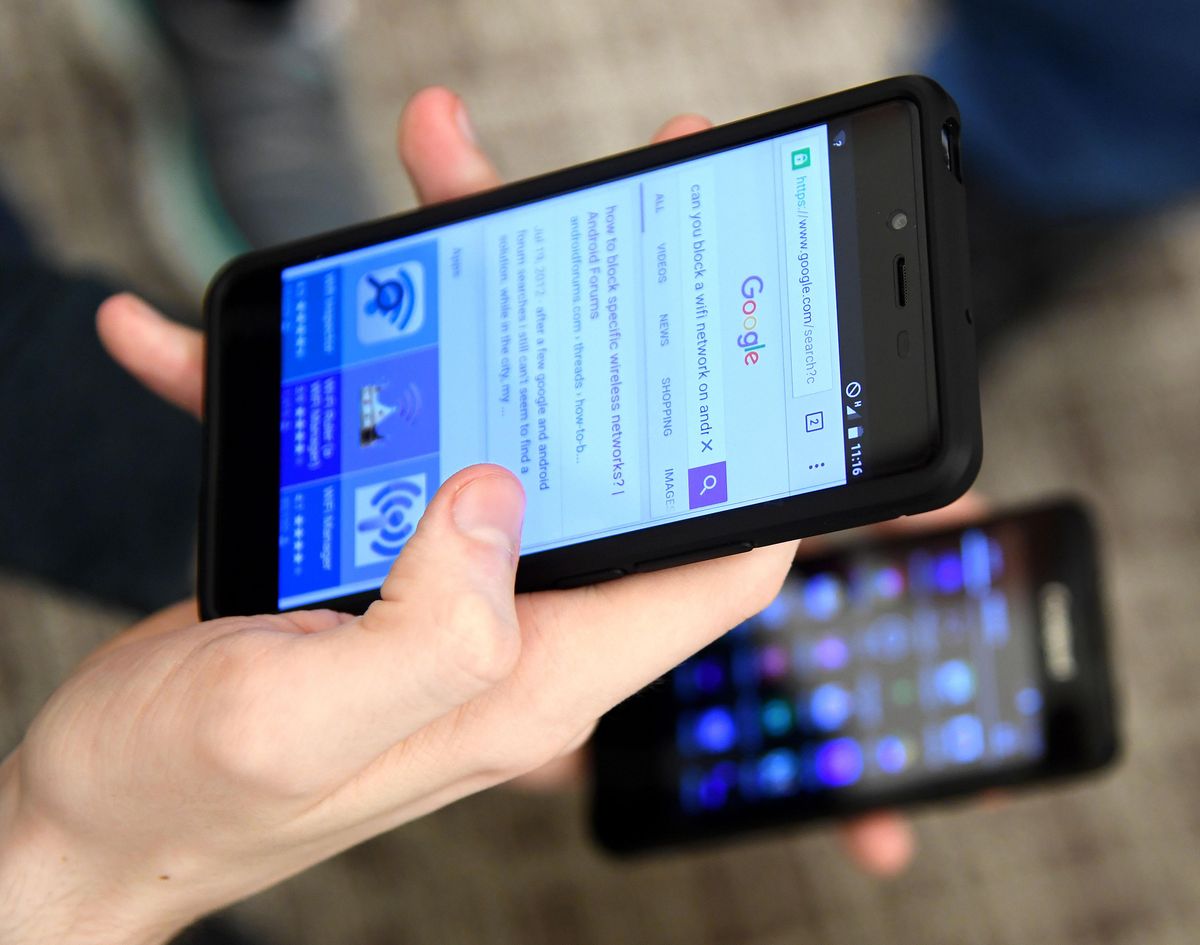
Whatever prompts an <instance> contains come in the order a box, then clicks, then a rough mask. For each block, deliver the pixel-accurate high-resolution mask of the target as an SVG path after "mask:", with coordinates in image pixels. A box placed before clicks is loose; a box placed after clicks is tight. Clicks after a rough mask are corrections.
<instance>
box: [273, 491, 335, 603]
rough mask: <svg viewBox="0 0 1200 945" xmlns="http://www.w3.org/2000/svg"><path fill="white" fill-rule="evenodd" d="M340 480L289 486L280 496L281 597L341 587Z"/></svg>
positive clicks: (281, 598)
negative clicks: (291, 487)
mask: <svg viewBox="0 0 1200 945" xmlns="http://www.w3.org/2000/svg"><path fill="white" fill-rule="evenodd" d="M340 501H341V497H340V495H339V491H338V486H337V483H333V482H326V483H320V484H317V485H313V486H306V487H303V488H300V489H294V490H288V491H287V492H284V493H283V494H282V495H281V496H280V497H279V599H280V600H283V599H285V598H288V597H292V596H295V595H299V594H306V593H309V592H311V591H318V590H322V589H324V588H333V587H337V586H338V584H340V583H341V553H340V548H339V547H338V542H337V522H338V516H339V514H340Z"/></svg>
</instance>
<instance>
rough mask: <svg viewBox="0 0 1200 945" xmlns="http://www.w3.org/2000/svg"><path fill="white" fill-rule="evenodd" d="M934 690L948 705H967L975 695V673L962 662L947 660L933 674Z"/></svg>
mask: <svg viewBox="0 0 1200 945" xmlns="http://www.w3.org/2000/svg"><path fill="white" fill-rule="evenodd" d="M933 688H934V689H936V690H937V694H938V697H939V698H940V699H941V700H942V702H944V703H947V704H948V705H966V704H967V703H968V702H970V701H971V697H972V696H974V695H975V673H974V672H973V671H972V670H971V667H970V666H968V665H967V664H966V663H965V662H963V661H962V660H946V662H944V663H942V664H941V665H940V666H939V667H938V668H937V669H936V670H934V673H933Z"/></svg>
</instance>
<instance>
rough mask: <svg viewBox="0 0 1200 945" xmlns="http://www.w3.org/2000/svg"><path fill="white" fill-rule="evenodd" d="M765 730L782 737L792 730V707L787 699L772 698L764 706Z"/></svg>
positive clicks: (776, 736) (770, 734) (773, 736)
mask: <svg viewBox="0 0 1200 945" xmlns="http://www.w3.org/2000/svg"><path fill="white" fill-rule="evenodd" d="M762 727H763V732H765V733H766V734H767V735H769V736H771V737H772V738H781V737H782V736H784V735H786V734H787V733H788V732H790V731H791V730H792V707H791V706H790V705H788V701H787V700H786V699H771V700H770V701H769V702H767V703H766V705H764V706H763V707H762Z"/></svg>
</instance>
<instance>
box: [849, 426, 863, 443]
mask: <svg viewBox="0 0 1200 945" xmlns="http://www.w3.org/2000/svg"><path fill="white" fill-rule="evenodd" d="M860 436H862V427H846V439H847V440H857V439H858V438H859V437H860Z"/></svg>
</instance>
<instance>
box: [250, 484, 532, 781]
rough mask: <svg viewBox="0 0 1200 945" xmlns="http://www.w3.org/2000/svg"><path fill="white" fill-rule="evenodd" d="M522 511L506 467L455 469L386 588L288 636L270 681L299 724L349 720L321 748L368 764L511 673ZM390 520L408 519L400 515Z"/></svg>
mask: <svg viewBox="0 0 1200 945" xmlns="http://www.w3.org/2000/svg"><path fill="white" fill-rule="evenodd" d="M524 511H525V494H524V491H523V490H522V488H521V484H520V482H518V481H517V479H516V477H515V476H513V475H512V473H510V472H508V471H507V470H505V469H502V468H501V467H499V466H486V465H484V466H472V467H469V468H467V469H464V470H463V471H462V472H459V473H457V474H456V475H454V476H452V477H451V478H450V479H448V480H447V481H446V482H445V484H443V486H442V487H441V489H439V490H438V492H437V494H436V495H435V496H434V497H433V499H432V500H431V501H430V503H429V505H428V507H427V508H426V509H425V512H424V514H423V515H422V516H421V519H420V522H419V524H418V525H417V527H416V531H415V533H414V534H413V535H412V537H411V538H410V539H409V540H408V543H407V544H406V545H405V546H404V550H403V551H402V552H401V554H400V557H398V558H397V559H396V562H395V564H393V565H392V569H391V572H390V573H389V574H388V578H387V580H386V582H385V583H384V585H383V588H382V590H381V592H380V599H379V600H377V601H375V602H374V603H372V604H371V606H370V607H369V608H368V609H367V612H366V613H365V614H363V616H362V617H360V618H358V619H356V620H349V621H347V622H345V623H343V624H342V625H340V626H338V627H335V628H333V629H330V630H325V631H322V632H320V633H313V634H307V635H304V636H302V637H300V638H296V639H293V640H291V641H289V646H288V649H289V653H288V654H287V656H288V657H290V658H287V657H285V656H284V655H283V654H278V655H276V657H275V658H274V659H273V660H272V664H271V668H272V669H273V670H274V671H275V672H274V673H272V679H273V680H274V681H273V682H271V683H270V685H269V686H268V688H275V687H276V684H277V683H278V684H279V688H281V689H283V690H285V691H286V694H287V695H286V698H287V703H288V705H289V707H290V708H289V710H288V711H289V713H290V715H291V717H292V721H293V723H294V727H295V728H296V729H297V730H298V731H300V732H308V733H314V732H331V731H337V730H339V729H340V730H342V732H343V734H342V736H341V737H340V738H339V740H338V749H337V751H336V752H335V751H333V750H332V748H331V746H330V745H328V744H326V745H325V747H324V748H323V749H322V751H323V753H324V755H325V756H326V759H327V761H329V762H331V763H332V762H335V761H336V763H335V765H334V766H335V767H336V768H340V769H342V770H346V768H347V767H348V768H350V769H353V768H356V767H357V766H360V765H362V764H364V763H366V762H367V761H369V760H370V759H372V758H374V757H376V756H377V755H379V754H381V753H382V752H384V751H386V750H387V749H389V748H390V747H391V746H393V745H395V744H397V743H399V742H401V741H403V740H404V739H405V738H407V737H408V736H410V735H412V734H413V733H414V732H417V731H419V730H420V729H422V728H423V727H425V726H426V725H428V724H429V723H431V722H433V721H434V720H435V719H438V718H440V717H442V716H443V715H446V714H447V713H449V712H451V711H453V710H455V709H457V708H458V707H459V706H462V705H464V704H465V703H467V702H469V701H470V700H471V699H473V698H475V697H476V696H478V695H480V694H481V693H483V692H485V691H486V690H488V689H490V688H491V687H493V686H495V685H496V684H498V683H499V682H501V681H502V680H503V679H505V678H506V677H507V676H508V675H509V674H510V673H511V672H512V670H513V668H514V667H515V666H516V663H517V659H518V657H519V656H520V651H521V635H520V629H519V627H518V625H517V616H516V602H515V600H514V596H513V585H514V582H515V579H516V567H517V558H518V555H519V552H520V542H521V523H522V520H523V518H524ZM384 514H387V510H386V509H385V510H384ZM392 527H393V528H394V529H395V530H398V531H402V530H403V527H404V525H403V523H402V522H401V516H399V515H397V517H396V518H395V521H394V522H392ZM281 679H282V680H286V681H287V682H286V685H283V683H282V681H281ZM309 683H311V685H312V686H313V689H314V692H313V693H311V694H306V693H305V692H304V689H305V688H306V685H307V684H309ZM334 754H336V755H338V756H339V757H337V758H336V760H335V759H334V758H333V757H332V755H334Z"/></svg>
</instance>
